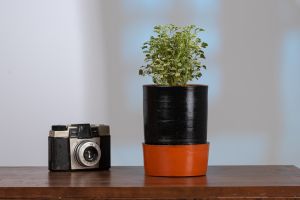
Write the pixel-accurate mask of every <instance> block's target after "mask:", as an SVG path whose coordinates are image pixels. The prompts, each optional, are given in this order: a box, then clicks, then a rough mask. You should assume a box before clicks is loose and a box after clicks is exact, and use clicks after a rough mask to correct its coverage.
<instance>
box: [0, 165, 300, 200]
mask: <svg viewBox="0 0 300 200" xmlns="http://www.w3.org/2000/svg"><path fill="white" fill-rule="evenodd" d="M278 197H280V198H281V199H284V198H300V169H298V168H296V167H294V166H211V167H209V170H208V174H207V176H203V177H185V178H174V177H173V178H171V177H170V178H163V177H147V176H145V175H144V171H143V167H112V168H111V170H110V171H93V172H72V173H71V172H55V173H54V172H48V170H47V168H46V167H0V199H9V198H16V199H22V198H26V199H201V198H227V199H228V198H230V199H231V198H255V199H257V198H278Z"/></svg>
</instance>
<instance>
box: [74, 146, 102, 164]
mask: <svg viewBox="0 0 300 200" xmlns="http://www.w3.org/2000/svg"><path fill="white" fill-rule="evenodd" d="M88 147H94V148H95V149H96V150H97V153H98V155H97V159H96V160H94V161H92V162H89V161H87V160H86V159H85V158H84V151H85V150H86V149H87V148H88ZM75 157H76V160H77V162H78V163H79V164H81V165H83V166H84V167H92V166H94V165H96V164H97V163H98V162H99V161H100V158H101V150H100V147H99V145H98V144H97V143H95V142H93V141H83V142H81V143H80V144H78V145H77V147H76V150H75Z"/></svg>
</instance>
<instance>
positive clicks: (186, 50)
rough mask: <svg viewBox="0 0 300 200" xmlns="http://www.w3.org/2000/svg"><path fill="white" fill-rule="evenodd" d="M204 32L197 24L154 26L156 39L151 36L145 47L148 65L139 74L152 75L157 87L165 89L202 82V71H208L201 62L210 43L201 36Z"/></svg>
mask: <svg viewBox="0 0 300 200" xmlns="http://www.w3.org/2000/svg"><path fill="white" fill-rule="evenodd" d="M202 31H204V29H202V28H199V27H197V26H195V25H189V26H184V27H178V26H175V25H173V24H168V25H159V26H155V27H154V32H155V33H156V36H151V37H150V40H149V41H147V42H145V43H144V45H143V47H142V49H143V53H144V54H145V62H146V63H147V64H146V65H145V66H142V67H141V68H140V69H139V74H140V75H143V76H145V75H150V76H152V79H153V82H154V83H155V84H158V85H164V86H185V85H186V84H187V82H188V81H191V80H193V79H199V78H200V77H201V76H202V73H201V70H200V69H201V68H204V69H206V66H205V65H203V64H202V63H201V61H202V60H203V59H205V55H204V51H203V49H204V48H206V47H207V43H205V42H203V41H202V40H201V39H200V38H199V37H198V35H199V33H200V32H202Z"/></svg>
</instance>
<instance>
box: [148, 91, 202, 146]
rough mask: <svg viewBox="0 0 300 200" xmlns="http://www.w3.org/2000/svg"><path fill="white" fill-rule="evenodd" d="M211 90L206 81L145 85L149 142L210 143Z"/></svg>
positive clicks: (155, 143) (165, 143) (159, 143)
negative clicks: (208, 137)
mask: <svg viewBox="0 0 300 200" xmlns="http://www.w3.org/2000/svg"><path fill="white" fill-rule="evenodd" d="M207 92H208V86H206V85H187V86H184V87H181V86H174V87H169V86H157V85H144V86H143V95H144V99H143V108H144V136H145V144H153V145H184V144H206V143H207V140H206V138H207Z"/></svg>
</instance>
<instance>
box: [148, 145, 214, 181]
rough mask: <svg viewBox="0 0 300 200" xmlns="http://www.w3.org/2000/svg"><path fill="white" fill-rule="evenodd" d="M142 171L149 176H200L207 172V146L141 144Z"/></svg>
mask: <svg viewBox="0 0 300 200" xmlns="http://www.w3.org/2000/svg"><path fill="white" fill-rule="evenodd" d="M143 150H144V169H145V174H146V175H149V176H201V175H205V174H206V171H207V162H208V152H209V144H208V143H207V144H190V145H148V144H143Z"/></svg>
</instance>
